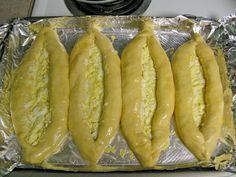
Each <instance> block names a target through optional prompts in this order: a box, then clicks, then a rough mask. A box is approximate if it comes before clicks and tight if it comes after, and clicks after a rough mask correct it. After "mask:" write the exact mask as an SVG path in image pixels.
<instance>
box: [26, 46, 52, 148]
mask: <svg viewBox="0 0 236 177" xmlns="http://www.w3.org/2000/svg"><path fill="white" fill-rule="evenodd" d="M33 69H34V70H33V72H34V73H32V74H34V75H35V80H34V82H33V83H32V84H33V85H34V88H35V89H34V90H33V94H32V99H31V101H30V102H29V103H27V104H26V105H25V106H26V107H27V108H28V109H29V110H30V113H29V115H28V120H29V121H30V122H29V125H30V130H29V132H28V136H27V140H26V141H27V142H28V143H29V144H31V145H33V146H34V145H37V144H38V142H39V140H40V137H41V136H43V135H44V133H45V129H46V127H47V126H48V124H49V123H50V121H51V116H50V108H49V97H48V72H49V58H48V52H47V51H46V49H45V48H43V50H42V52H41V55H40V57H39V58H37V59H36V60H35V65H34V66H33Z"/></svg>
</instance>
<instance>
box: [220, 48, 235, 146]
mask: <svg viewBox="0 0 236 177" xmlns="http://www.w3.org/2000/svg"><path fill="white" fill-rule="evenodd" d="M217 63H218V65H219V70H220V78H221V83H222V86H223V94H224V113H223V128H222V136H223V137H222V138H223V139H225V138H226V137H228V136H230V137H231V138H232V140H233V142H234V144H235V143H236V140H235V128H234V121H233V112H232V97H233V93H232V90H231V88H230V81H229V79H228V72H227V67H226V63H225V58H224V54H223V52H222V51H221V50H218V53H217Z"/></svg>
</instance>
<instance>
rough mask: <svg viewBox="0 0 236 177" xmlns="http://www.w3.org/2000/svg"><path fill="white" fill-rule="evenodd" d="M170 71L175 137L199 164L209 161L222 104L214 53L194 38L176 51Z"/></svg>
mask: <svg viewBox="0 0 236 177" xmlns="http://www.w3.org/2000/svg"><path fill="white" fill-rule="evenodd" d="M194 60H195V61H194ZM172 69H173V75H174V81H175V90H176V97H175V101H176V102H175V113H174V115H175V122H176V129H177V132H178V134H179V137H180V138H181V140H182V141H183V143H184V144H185V145H186V146H187V147H188V149H189V150H190V151H191V152H192V153H193V154H194V155H195V156H196V157H197V158H198V159H199V160H201V161H209V160H210V157H211V155H212V153H213V151H214V150H215V147H216V144H217V141H218V139H219V136H220V133H221V128H222V123H223V103H224V101H223V91H222V85H221V80H220V74H219V68H218V65H217V62H216V59H215V56H214V53H213V51H212V49H211V48H210V47H209V46H208V45H207V44H206V43H205V42H204V40H203V39H202V37H201V36H200V35H199V34H195V35H194V38H193V39H192V40H190V41H188V42H187V43H185V44H183V45H182V46H181V47H179V48H178V49H177V51H176V53H175V55H174V59H173V63H172Z"/></svg>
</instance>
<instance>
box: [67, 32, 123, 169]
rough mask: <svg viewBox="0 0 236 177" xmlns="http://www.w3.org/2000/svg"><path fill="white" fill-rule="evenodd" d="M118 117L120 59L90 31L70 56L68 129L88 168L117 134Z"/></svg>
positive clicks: (97, 34)
mask: <svg viewBox="0 0 236 177" xmlns="http://www.w3.org/2000/svg"><path fill="white" fill-rule="evenodd" d="M120 116H121V76H120V59H119V57H118V55H117V52H116V51H115V50H114V48H113V46H112V43H111V42H110V41H109V39H108V38H107V37H106V36H104V35H103V34H101V33H100V32H99V31H98V30H97V29H95V28H92V29H90V30H89V31H88V32H87V33H86V34H84V35H83V36H82V37H81V38H80V39H79V40H78V41H77V42H76V44H75V46H74V48H73V50H72V52H71V55H70V108H69V130H70V132H71V135H72V138H73V141H74V142H75V144H76V145H77V147H78V149H79V152H80V154H81V156H82V157H83V159H84V160H86V161H87V162H88V164H89V165H96V163H97V161H98V160H99V159H100V157H101V156H102V154H103V152H104V150H105V148H106V147H107V146H108V145H109V144H110V142H111V141H112V139H113V138H114V136H115V135H116V133H117V130H118V128H119V123H120Z"/></svg>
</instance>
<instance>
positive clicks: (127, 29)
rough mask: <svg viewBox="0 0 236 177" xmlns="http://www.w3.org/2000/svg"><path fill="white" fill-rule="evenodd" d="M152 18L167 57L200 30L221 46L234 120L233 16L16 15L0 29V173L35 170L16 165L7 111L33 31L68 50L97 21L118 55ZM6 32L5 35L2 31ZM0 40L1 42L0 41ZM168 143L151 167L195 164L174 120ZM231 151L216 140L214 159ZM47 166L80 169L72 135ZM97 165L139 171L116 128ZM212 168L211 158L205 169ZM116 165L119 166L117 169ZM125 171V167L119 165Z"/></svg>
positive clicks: (230, 166) (235, 51) (18, 155)
mask: <svg viewBox="0 0 236 177" xmlns="http://www.w3.org/2000/svg"><path fill="white" fill-rule="evenodd" d="M147 19H148V20H151V21H152V22H153V24H154V30H155V34H156V36H157V37H158V38H159V40H160V42H161V44H162V46H163V48H164V49H165V51H166V53H167V55H168V56H169V58H170V59H172V56H173V53H174V51H175V50H176V49H177V48H178V47H179V46H180V45H181V44H183V43H184V42H186V41H187V40H189V39H190V38H191V34H192V33H193V32H199V33H201V34H202V35H203V37H204V38H205V39H206V40H207V42H208V43H209V44H211V45H212V47H220V48H222V49H223V50H224V53H225V54H226V59H227V66H228V70H229V77H230V81H231V84H232V90H233V93H234V97H233V105H234V106H233V108H234V109H233V111H234V119H235V115H236V114H235V111H236V109H235V108H236V95H235V93H236V71H235V69H236V61H235V60H236V48H235V39H236V30H235V29H236V28H235V25H236V24H235V23H236V17H235V15H234V14H233V15H231V16H229V17H224V18H222V19H220V20H218V21H216V20H212V19H206V18H201V17H186V16H177V17H175V18H157V17H137V16H123V17H114V16H107V17H102V16H96V17H90V16H85V17H61V18H49V19H42V20H39V21H36V22H34V23H31V22H30V21H28V20H20V19H16V20H15V21H13V23H12V24H8V26H5V27H4V26H2V27H0V46H2V48H0V49H1V50H0V51H1V52H2V53H3V54H2V57H1V63H0V78H1V83H0V100H1V101H0V120H1V121H0V134H1V138H2V142H1V144H0V162H1V167H0V171H1V172H2V174H4V173H7V172H9V171H11V170H12V169H13V168H14V167H22V168H40V167H36V166H31V165H29V164H22V163H21V150H20V146H19V145H18V143H17V141H16V138H15V135H14V130H13V128H12V124H11V118H10V111H9V106H6V105H9V100H8V97H9V91H10V84H11V79H12V76H13V73H14V70H15V69H16V68H17V67H18V66H19V64H20V62H21V59H22V57H23V55H24V53H25V51H26V50H27V49H28V48H29V47H30V45H31V44H32V41H33V40H34V39H35V37H36V34H37V32H38V31H39V30H40V29H41V27H42V26H51V27H52V28H54V29H55V30H56V31H57V33H58V35H59V37H60V40H61V42H62V43H63V44H64V46H65V47H66V50H67V52H68V53H70V51H71V49H72V47H73V45H74V44H75V42H76V40H77V39H78V38H79V37H80V36H81V35H82V34H83V33H84V32H85V31H86V29H87V28H88V27H89V26H90V25H91V24H94V23H97V24H98V25H99V26H100V27H102V28H100V30H101V32H102V33H103V34H105V35H106V36H108V37H109V38H110V39H111V41H112V42H113V45H114V48H115V49H116V50H117V51H118V53H119V55H121V51H122V50H123V48H124V47H125V46H126V44H127V43H128V42H129V41H130V40H131V39H132V38H133V37H134V36H135V35H136V34H137V33H138V30H139V28H140V25H141V24H142V21H143V20H147ZM9 30H10V35H9V36H8V37H7V38H6V36H7V34H8V33H9ZM1 39H3V40H1ZM1 52H0V53H1ZM170 139H171V144H170V146H169V147H168V148H167V150H166V151H164V152H162V154H161V156H160V159H159V161H158V162H157V168H156V169H175V168H180V167H182V168H183V167H194V166H199V163H198V161H197V159H196V158H195V157H194V156H193V154H192V153H190V152H189V150H188V149H187V148H186V147H185V146H184V145H183V144H182V142H181V141H180V140H179V138H178V136H177V135H176V132H175V129H174V121H173V120H172V123H171V136H170ZM223 153H231V154H234V147H233V146H232V144H231V145H224V144H223V143H222V142H220V141H219V143H218V146H217V148H216V151H215V152H214V154H213V159H214V157H216V156H218V155H220V154H223ZM47 163H48V164H50V165H51V168H52V169H62V170H72V171H79V170H82V169H83V167H84V166H86V162H85V161H84V160H83V159H82V158H81V156H80V154H79V151H78V150H77V148H76V147H75V145H74V143H73V141H72V139H71V137H70V136H68V139H67V141H66V142H65V144H64V145H63V147H62V149H61V151H60V152H59V153H57V154H55V155H53V156H52V157H50V158H49V159H48V160H47ZM98 164H99V165H101V166H108V167H115V168H114V169H117V170H119V167H121V168H120V169H122V167H124V166H125V167H132V168H133V169H134V170H135V169H137V170H140V169H142V168H140V165H139V162H138V161H137V159H136V158H135V156H134V154H133V153H132V151H131V150H130V149H129V147H128V145H127V142H126V141H125V139H124V138H123V136H122V134H121V131H119V132H118V134H117V136H116V137H115V138H114V139H113V141H112V142H111V144H110V145H109V146H108V147H107V148H106V150H105V153H104V154H103V156H102V158H101V159H100V160H99V162H98ZM211 166H214V164H213V162H212V163H211V164H208V167H211ZM116 167H118V168H116ZM234 167H235V162H234V160H232V161H231V162H230V163H229V164H228V165H224V166H220V169H224V170H227V169H230V170H232V171H233V170H234ZM124 170H125V169H124Z"/></svg>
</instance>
